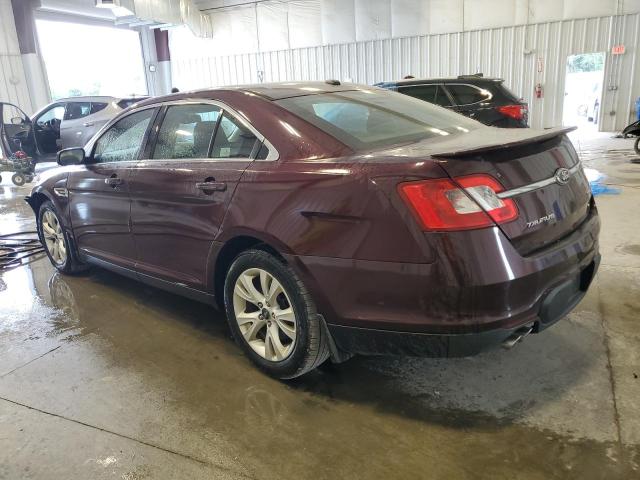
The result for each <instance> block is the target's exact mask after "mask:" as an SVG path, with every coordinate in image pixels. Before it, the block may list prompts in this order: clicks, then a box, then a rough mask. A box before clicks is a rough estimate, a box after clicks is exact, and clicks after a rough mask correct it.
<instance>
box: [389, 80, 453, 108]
mask: <svg viewBox="0 0 640 480" xmlns="http://www.w3.org/2000/svg"><path fill="white" fill-rule="evenodd" d="M398 91H399V92H400V93H404V94H405V95H409V96H411V97H414V98H419V99H420V100H424V101H425V102H429V103H435V104H436V105H440V106H442V107H449V106H451V101H450V100H449V97H447V94H446V92H445V91H444V90H442V88H441V87H439V86H438V85H414V86H410V87H401V88H399V89H398Z"/></svg>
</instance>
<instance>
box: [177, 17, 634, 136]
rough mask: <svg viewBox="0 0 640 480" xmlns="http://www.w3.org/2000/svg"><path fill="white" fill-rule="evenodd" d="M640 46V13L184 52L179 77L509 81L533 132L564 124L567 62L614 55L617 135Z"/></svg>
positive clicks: (604, 121) (605, 126) (611, 108)
mask: <svg viewBox="0 0 640 480" xmlns="http://www.w3.org/2000/svg"><path fill="white" fill-rule="evenodd" d="M202 41H203V42H207V41H210V40H202ZM639 41H640V14H633V15H623V16H610V17H599V18H588V19H579V20H566V21H559V22H549V23H541V24H535V25H521V26H514V27H503V28H495V29H486V30H476V31H466V32H461V33H448V34H440V35H424V36H416V37H408V38H394V39H386V40H372V41H367V42H355V43H348V44H342V45H326V46H319V47H311V48H300V49H290V50H283V51H276V52H261V53H251V54H242V55H229V56H218V57H208V56H203V55H201V54H200V55H193V56H191V55H189V54H188V52H185V49H180V54H179V55H172V75H173V82H174V85H176V86H177V87H179V88H180V89H191V88H204V87H210V86H216V85H233V84H243V83H255V82H260V81H265V82H270V81H294V80H323V79H328V78H335V79H340V80H348V79H350V80H351V81H354V82H357V83H364V84H373V83H376V82H381V81H385V80H393V79H398V78H401V77H403V76H405V75H408V74H412V75H414V76H416V77H440V76H455V75H459V74H468V73H475V72H479V71H480V72H483V73H484V74H485V75H488V76H496V77H501V78H504V79H505V80H506V84H507V85H508V86H509V87H510V88H511V89H512V90H513V91H514V92H515V93H517V94H518V95H520V96H522V97H523V98H524V99H525V100H526V101H527V102H529V105H530V109H531V114H530V118H531V124H532V126H534V127H538V128H542V127H551V126H556V125H560V124H561V122H562V103H563V99H564V77H565V65H566V61H567V57H568V56H569V55H572V54H576V53H587V52H606V63H605V86H604V92H603V98H602V103H601V108H600V111H601V117H602V118H601V121H600V123H599V127H600V128H601V130H603V131H615V130H619V129H621V128H623V127H624V126H625V125H626V124H627V123H629V119H630V118H631V115H632V113H631V112H632V108H633V99H634V98H636V97H638V96H640V80H638V77H639V76H640V59H638V58H637V56H638V52H637V50H638V44H639ZM617 44H624V45H625V46H626V53H625V54H623V55H611V54H610V53H609V52H610V51H611V47H612V46H613V45H617ZM198 51H200V52H201V51H202V49H198ZM537 83H541V84H542V85H543V89H544V96H543V98H541V99H536V98H533V97H534V87H535V85H536V84H537Z"/></svg>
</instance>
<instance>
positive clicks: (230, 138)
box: [211, 112, 258, 158]
mask: <svg viewBox="0 0 640 480" xmlns="http://www.w3.org/2000/svg"><path fill="white" fill-rule="evenodd" d="M257 140H258V139H257V138H256V136H255V135H254V134H253V132H252V131H251V130H249V129H248V128H247V127H246V126H245V125H243V124H242V123H241V122H240V121H239V120H237V119H235V118H233V117H231V116H230V115H229V114H228V113H226V112H225V113H224V114H223V115H222V119H221V120H220V125H219V126H218V129H217V130H216V137H215V139H214V141H213V148H212V150H211V156H212V157H213V158H250V157H251V153H252V152H253V148H254V147H255V146H256V142H257Z"/></svg>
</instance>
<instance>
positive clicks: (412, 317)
mask: <svg viewBox="0 0 640 480" xmlns="http://www.w3.org/2000/svg"><path fill="white" fill-rule="evenodd" d="M599 229H600V221H599V218H598V215H597V211H596V210H595V209H594V211H593V214H592V215H590V217H589V218H588V219H587V220H586V221H585V222H584V223H583V224H582V225H581V226H580V227H579V228H578V229H576V230H575V231H574V232H573V233H572V234H571V235H569V236H568V237H566V238H563V239H562V240H560V241H557V242H556V243H554V244H553V245H552V246H550V247H548V248H547V249H545V250H544V251H542V252H536V253H535V254H534V255H531V256H528V257H523V256H521V255H520V254H519V253H518V252H517V251H516V249H515V248H514V247H513V245H512V244H511V242H510V241H509V240H508V239H507V238H506V237H505V236H504V235H503V234H502V233H501V232H500V231H499V229H498V228H488V229H482V230H474V231H469V232H455V234H454V233H449V234H427V235H426V237H425V238H426V240H427V242H428V244H429V248H430V250H431V251H433V252H434V255H435V261H434V262H433V263H394V262H378V261H370V260H355V259H342V258H328V257H311V256H295V255H289V256H287V257H288V260H289V261H290V262H291V264H293V265H295V266H296V267H297V268H296V270H297V271H298V273H299V274H300V275H301V277H303V280H304V282H305V284H306V285H307V287H308V288H309V290H310V291H311V293H312V295H313V298H314V299H315V301H316V304H317V307H318V311H319V312H320V313H321V314H322V315H323V317H324V318H325V319H326V323H327V325H328V328H329V330H330V332H331V333H332V335H333V336H334V337H335V343H336V344H337V346H338V347H339V348H340V349H341V350H344V351H347V352H353V353H401V352H402V353H405V354H412V355H431V356H443V355H444V356H460V355H463V356H464V355H470V354H473V353H477V352H478V351H482V350H484V349H485V348H488V347H489V346H491V345H496V344H500V343H501V342H503V341H504V340H505V339H507V338H508V337H509V336H511V335H512V334H513V333H514V332H515V331H517V330H518V329H519V328H522V327H523V326H531V327H532V328H533V330H534V332H538V331H541V330H543V329H544V328H547V327H548V326H550V325H552V324H553V323H554V322H556V321H557V320H558V319H559V318H562V317H563V316H564V315H566V314H567V313H568V312H569V311H570V310H571V309H573V308H574V307H575V305H576V304H577V303H578V302H579V301H580V299H582V297H583V296H584V294H585V293H586V291H587V288H588V286H589V284H590V282H591V279H592V278H593V275H595V272H596V270H597V267H598V264H599V258H600V256H599V253H598V234H599Z"/></svg>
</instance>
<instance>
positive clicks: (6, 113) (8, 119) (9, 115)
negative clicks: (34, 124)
mask: <svg viewBox="0 0 640 480" xmlns="http://www.w3.org/2000/svg"><path fill="white" fill-rule="evenodd" d="M0 108H1V109H2V123H4V124H6V125H10V124H12V123H13V122H12V119H14V118H21V119H22V122H23V123H25V122H26V121H27V118H26V117H25V115H24V113H22V112H21V111H20V109H19V108H18V107H15V106H13V105H10V104H8V103H5V104H3V105H0Z"/></svg>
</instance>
